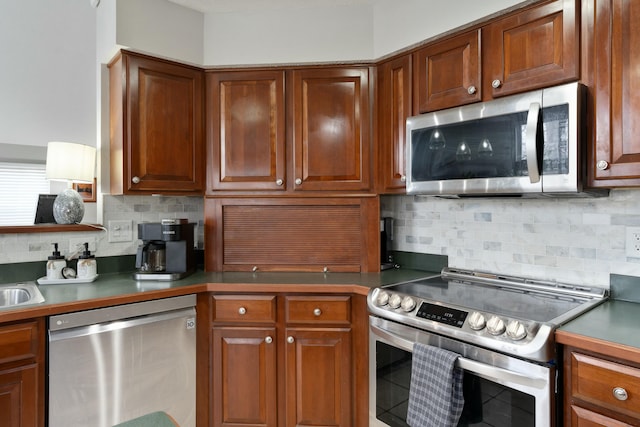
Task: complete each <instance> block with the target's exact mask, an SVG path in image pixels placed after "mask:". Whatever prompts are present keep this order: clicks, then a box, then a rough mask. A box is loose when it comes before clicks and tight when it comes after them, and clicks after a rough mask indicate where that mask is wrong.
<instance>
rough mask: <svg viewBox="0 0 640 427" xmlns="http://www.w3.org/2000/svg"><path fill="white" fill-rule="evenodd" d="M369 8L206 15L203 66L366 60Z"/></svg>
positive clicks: (368, 56)
mask: <svg viewBox="0 0 640 427" xmlns="http://www.w3.org/2000/svg"><path fill="white" fill-rule="evenodd" d="M372 41H373V15H372V8H371V6H368V5H362V4H357V5H339V6H333V7H323V8H320V7H312V8H292V9H286V10H284V9H276V10H272V9H270V10H259V11H256V12H251V13H246V12H245V13H241V12H228V13H208V14H206V15H205V42H204V50H205V52H204V62H205V64H207V65H232V64H260V63H263V64H264V63H266V64H273V63H283V62H285V63H296V62H324V61H353V60H369V59H371V58H372V56H373V44H372Z"/></svg>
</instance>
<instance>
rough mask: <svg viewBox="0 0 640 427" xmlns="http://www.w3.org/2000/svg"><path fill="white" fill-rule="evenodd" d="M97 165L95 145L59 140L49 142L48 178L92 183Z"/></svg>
mask: <svg viewBox="0 0 640 427" xmlns="http://www.w3.org/2000/svg"><path fill="white" fill-rule="evenodd" d="M95 165H96V149H95V147H90V146H88V145H83V144H75V143H72V142H57V141H54V142H49V143H48V144H47V167H46V172H45V173H46V178H47V179H50V180H56V181H78V182H89V183H91V182H93V178H94V176H95Z"/></svg>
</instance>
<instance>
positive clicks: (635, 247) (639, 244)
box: [625, 227, 640, 258]
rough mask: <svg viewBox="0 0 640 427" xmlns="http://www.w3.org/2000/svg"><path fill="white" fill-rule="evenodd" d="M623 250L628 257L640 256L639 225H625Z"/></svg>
mask: <svg viewBox="0 0 640 427" xmlns="http://www.w3.org/2000/svg"><path fill="white" fill-rule="evenodd" d="M625 232H626V233H627V235H626V242H625V251H626V253H627V257H628V258H640V227H627V228H626V231H625Z"/></svg>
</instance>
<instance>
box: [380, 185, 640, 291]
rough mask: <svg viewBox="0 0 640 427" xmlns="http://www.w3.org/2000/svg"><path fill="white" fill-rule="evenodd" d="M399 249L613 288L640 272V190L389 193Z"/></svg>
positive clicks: (452, 262)
mask: <svg viewBox="0 0 640 427" xmlns="http://www.w3.org/2000/svg"><path fill="white" fill-rule="evenodd" d="M381 216H382V217H385V216H389V217H393V218H394V220H395V221H394V241H393V245H392V249H394V250H400V251H406V252H418V253H428V254H438V255H446V256H448V257H449V266H452V267H458V268H466V269H474V270H484V271H489V272H499V273H502V274H507V275H516V276H524V277H531V278H535V279H541V280H556V281H558V282H565V283H571V284H585V285H591V286H600V287H606V288H608V287H609V275H610V274H611V273H615V274H622V275H628V276H640V259H637V258H627V257H626V255H625V230H626V228H627V227H639V226H640V190H614V191H612V192H611V194H610V196H609V197H605V198H597V199H478V198H474V199H455V200H452V199H440V198H435V197H427V196H405V195H402V196H383V197H382V198H381Z"/></svg>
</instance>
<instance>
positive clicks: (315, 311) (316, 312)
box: [313, 308, 322, 316]
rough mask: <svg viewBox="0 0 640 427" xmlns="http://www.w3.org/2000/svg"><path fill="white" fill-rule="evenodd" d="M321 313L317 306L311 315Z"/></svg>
mask: <svg viewBox="0 0 640 427" xmlns="http://www.w3.org/2000/svg"><path fill="white" fill-rule="evenodd" d="M321 314H322V310H320V309H319V308H315V309H314V310H313V315H314V316H320V315H321Z"/></svg>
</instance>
